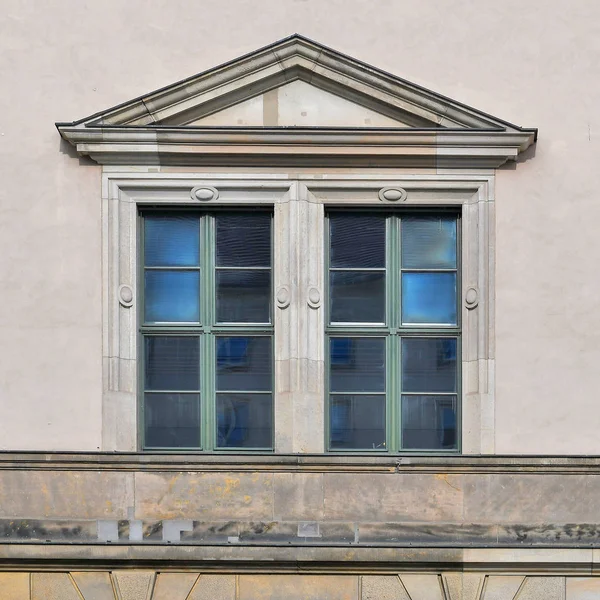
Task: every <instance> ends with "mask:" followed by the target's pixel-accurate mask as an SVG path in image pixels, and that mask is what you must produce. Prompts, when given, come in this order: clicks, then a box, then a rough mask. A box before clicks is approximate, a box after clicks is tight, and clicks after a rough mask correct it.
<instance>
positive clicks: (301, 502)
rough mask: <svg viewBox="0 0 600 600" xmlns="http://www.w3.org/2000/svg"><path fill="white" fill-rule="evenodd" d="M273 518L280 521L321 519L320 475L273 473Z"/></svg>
mask: <svg viewBox="0 0 600 600" xmlns="http://www.w3.org/2000/svg"><path fill="white" fill-rule="evenodd" d="M273 492H274V516H275V519H277V520H281V521H293V520H298V521H318V520H321V519H322V518H323V475H322V474H321V473H275V474H274V475H273Z"/></svg>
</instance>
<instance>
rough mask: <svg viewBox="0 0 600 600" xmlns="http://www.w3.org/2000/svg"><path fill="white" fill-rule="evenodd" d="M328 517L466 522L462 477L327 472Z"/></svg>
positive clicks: (326, 510) (326, 503) (325, 487)
mask: <svg viewBox="0 0 600 600" xmlns="http://www.w3.org/2000/svg"><path fill="white" fill-rule="evenodd" d="M323 487H324V496H325V518H326V519H346V520H363V521H399V522H403V521H462V506H463V491H462V489H461V487H460V477H457V476H454V475H443V476H442V475H429V474H403V473H391V474H389V475H388V474H373V475H371V474H363V473H327V474H325V475H324V478H323Z"/></svg>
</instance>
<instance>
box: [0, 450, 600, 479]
mask: <svg viewBox="0 0 600 600" xmlns="http://www.w3.org/2000/svg"><path fill="white" fill-rule="evenodd" d="M20 469H28V470H30V469H33V470H60V471H70V470H73V471H86V470H91V471H98V470H107V471H186V472H205V471H216V472H219V471H221V472H223V471H234V472H249V471H261V472H307V473H327V472H334V473H335V472H337V473H346V472H348V473H350V472H365V473H377V472H379V473H390V472H396V473H531V474H545V473H549V474H580V473H583V474H590V475H598V474H600V456H516V455H504V456H502V455H468V456H465V455H463V456H458V455H453V456H450V455H445V456H443V455H402V456H399V455H385V456H382V455H377V456H374V455H368V454H352V455H348V454H344V455H341V454H235V455H233V454H199V453H198V454H180V453H151V452H145V453H142V452H132V453H121V452H119V453H117V452H114V453H112V452H111V453H107V452H93V453H92V452H34V451H31V452H14V451H12V452H7V451H5V452H0V470H20Z"/></svg>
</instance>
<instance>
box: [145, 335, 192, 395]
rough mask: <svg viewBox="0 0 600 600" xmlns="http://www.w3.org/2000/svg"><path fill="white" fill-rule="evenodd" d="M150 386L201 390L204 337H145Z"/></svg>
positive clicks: (146, 369) (154, 388) (160, 388)
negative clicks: (201, 339)
mask: <svg viewBox="0 0 600 600" xmlns="http://www.w3.org/2000/svg"><path fill="white" fill-rule="evenodd" d="M145 351H146V354H145V365H144V366H145V371H146V373H145V375H146V377H145V388H146V389H147V390H199V389H200V357H199V354H200V340H199V338H197V337H174V336H147V337H146V338H145Z"/></svg>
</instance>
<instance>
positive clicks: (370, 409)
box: [329, 395, 385, 449]
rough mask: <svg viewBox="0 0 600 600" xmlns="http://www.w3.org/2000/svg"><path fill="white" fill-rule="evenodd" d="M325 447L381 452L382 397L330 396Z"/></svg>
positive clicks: (383, 435) (382, 438) (383, 434)
mask: <svg viewBox="0 0 600 600" xmlns="http://www.w3.org/2000/svg"><path fill="white" fill-rule="evenodd" d="M329 447H330V448H338V449H341V448H353V449H357V448H363V449H367V448H369V449H373V448H381V449H385V396H383V395H380V396H351V395H344V396H338V395H332V396H330V399H329Z"/></svg>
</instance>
